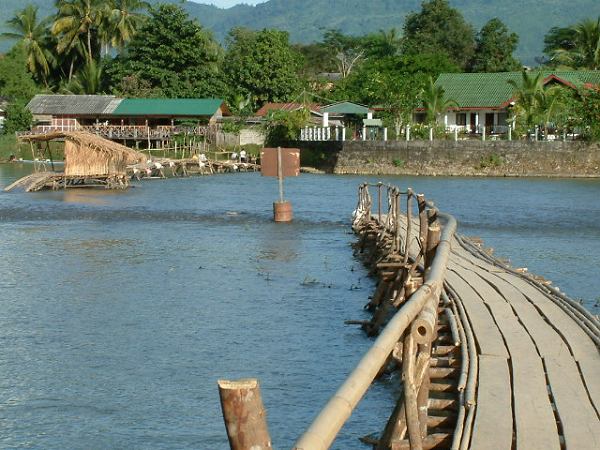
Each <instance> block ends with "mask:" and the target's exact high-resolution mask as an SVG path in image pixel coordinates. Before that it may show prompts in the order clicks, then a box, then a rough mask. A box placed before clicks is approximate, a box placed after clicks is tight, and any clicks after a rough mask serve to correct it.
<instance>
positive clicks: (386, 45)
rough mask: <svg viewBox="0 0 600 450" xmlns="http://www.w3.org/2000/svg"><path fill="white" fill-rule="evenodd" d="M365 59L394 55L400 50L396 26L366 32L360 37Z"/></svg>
mask: <svg viewBox="0 0 600 450" xmlns="http://www.w3.org/2000/svg"><path fill="white" fill-rule="evenodd" d="M360 40H361V41H362V42H361V46H362V47H363V49H364V50H365V57H366V58H367V59H370V60H372V59H375V58H385V57H388V56H395V55H397V54H398V53H399V52H400V44H401V42H402V40H401V39H400V34H399V33H398V30H396V28H391V29H389V30H387V31H386V30H379V32H377V33H372V34H368V35H366V36H364V37H362V38H361V39H360Z"/></svg>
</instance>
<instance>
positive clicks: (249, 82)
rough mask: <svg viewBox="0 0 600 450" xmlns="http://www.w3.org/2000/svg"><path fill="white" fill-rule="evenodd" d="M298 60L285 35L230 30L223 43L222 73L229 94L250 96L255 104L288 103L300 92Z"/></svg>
mask: <svg viewBox="0 0 600 450" xmlns="http://www.w3.org/2000/svg"><path fill="white" fill-rule="evenodd" d="M301 60H302V57H301V55H300V54H299V53H297V52H295V51H294V50H293V48H292V47H291V46H290V43H289V37H288V33H287V32H284V31H277V30H262V31H251V30H248V29H245V28H234V29H233V30H231V32H230V34H229V38H228V40H227V53H226V56H225V63H224V72H225V73H226V74H227V79H228V82H229V86H230V88H231V89H232V91H234V92H236V93H237V94H241V95H243V96H250V97H251V98H252V99H253V101H254V103H255V104H256V105H259V104H263V103H266V102H281V101H289V100H291V99H292V98H293V96H294V95H297V94H298V93H299V92H300V91H301V89H302V83H301V80H300V78H299V77H298V71H299V69H300V67H301ZM256 105H255V106H256Z"/></svg>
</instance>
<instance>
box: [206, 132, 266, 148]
mask: <svg viewBox="0 0 600 450" xmlns="http://www.w3.org/2000/svg"><path fill="white" fill-rule="evenodd" d="M216 138H217V142H216V144H217V145H218V146H223V147H233V146H236V145H249V144H255V145H264V143H265V133H264V131H263V130H262V128H259V127H256V128H243V129H242V130H240V133H239V134H234V133H223V132H222V131H219V132H217V136H216Z"/></svg>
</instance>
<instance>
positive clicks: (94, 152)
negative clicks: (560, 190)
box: [20, 131, 147, 176]
mask: <svg viewBox="0 0 600 450" xmlns="http://www.w3.org/2000/svg"><path fill="white" fill-rule="evenodd" d="M20 139H21V140H24V141H29V142H48V141H53V140H56V139H64V141H65V175H76V176H99V175H125V173H126V170H127V165H128V164H136V163H140V162H142V161H145V160H146V159H147V156H146V155H144V154H143V153H140V152H137V151H135V150H132V149H130V148H129V147H126V146H124V145H121V144H118V143H116V142H113V141H109V140H108V139H104V138H102V137H100V136H97V135H95V134H93V133H88V132H86V131H57V132H52V133H46V134H31V135H25V136H21V137H20Z"/></svg>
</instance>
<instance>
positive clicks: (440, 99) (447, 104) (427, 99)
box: [423, 77, 457, 125]
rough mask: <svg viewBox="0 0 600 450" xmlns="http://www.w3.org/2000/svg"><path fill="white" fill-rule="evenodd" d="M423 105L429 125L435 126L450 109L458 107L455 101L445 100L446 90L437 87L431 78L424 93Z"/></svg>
mask: <svg viewBox="0 0 600 450" xmlns="http://www.w3.org/2000/svg"><path fill="white" fill-rule="evenodd" d="M423 104H424V106H425V110H426V111H427V123H428V124H430V125H432V124H434V123H435V122H436V121H437V119H438V118H439V117H441V115H442V114H444V113H445V112H446V111H448V109H450V108H452V107H454V106H457V103H456V101H455V100H452V99H447V98H445V92H444V88H443V87H442V86H436V85H435V83H434V81H433V78H432V77H429V83H427V87H426V88H425V90H424V91H423Z"/></svg>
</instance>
